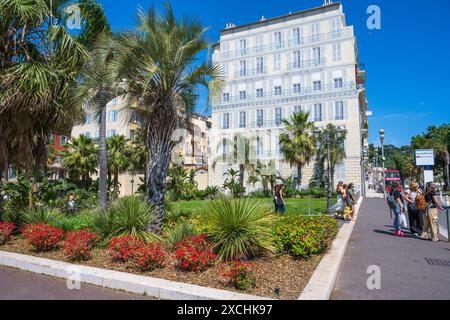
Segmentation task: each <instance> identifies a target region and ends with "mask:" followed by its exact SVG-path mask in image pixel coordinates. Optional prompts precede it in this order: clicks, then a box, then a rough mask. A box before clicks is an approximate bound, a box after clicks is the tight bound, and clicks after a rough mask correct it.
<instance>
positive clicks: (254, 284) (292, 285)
mask: <svg viewBox="0 0 450 320" xmlns="http://www.w3.org/2000/svg"><path fill="white" fill-rule="evenodd" d="M22 231H23V237H22V236H20V235H18V236H12V237H11V238H10V240H9V241H8V242H6V244H4V245H2V246H1V247H0V250H4V251H11V252H17V253H21V254H28V255H30V254H31V255H35V256H39V257H43V258H49V259H56V260H66V261H67V260H68V261H74V262H75V263H77V264H82V265H87V266H93V267H98V268H103V269H111V270H117V271H122V272H130V273H136V274H140V275H145V276H151V277H155V278H162V279H167V280H172V281H178V282H184V283H190V284H196V285H200V286H207V287H213V288H218V289H224V290H236V291H240V292H245V293H248V294H252V295H260V296H265V297H269V298H278V299H297V298H298V296H299V295H300V293H301V292H302V290H303V288H304V287H305V286H306V284H307V283H308V281H309V279H310V277H311V275H312V273H313V272H314V270H315V268H316V266H317V264H318V263H319V262H320V260H321V257H322V255H323V253H324V252H325V251H326V249H327V247H328V245H329V243H331V240H332V239H333V237H334V235H335V234H336V231H337V225H336V224H335V221H332V219H331V220H330V219H329V218H326V217H315V218H306V217H299V216H297V217H295V216H286V217H279V216H278V217H277V218H276V223H275V226H274V228H273V239H274V242H275V244H276V246H277V247H278V252H277V253H276V254H275V255H262V256H261V255H260V256H252V257H250V258H249V259H250V260H234V261H231V262H225V263H220V262H219V261H220V260H219V259H218V258H217V255H216V252H214V250H215V247H214V246H213V245H212V244H211V243H210V242H209V241H208V236H207V235H206V234H202V235H195V236H188V237H187V238H185V239H184V240H183V241H181V242H179V243H177V244H176V245H175V248H174V249H173V250H169V249H166V248H165V247H164V245H163V243H160V242H149V243H145V242H143V241H141V240H136V239H135V238H133V237H130V236H124V237H116V238H113V239H112V240H111V241H110V242H109V246H108V247H106V248H105V247H101V246H96V243H97V239H98V238H97V236H96V235H95V234H93V233H92V232H90V231H88V230H80V231H76V232H68V233H67V234H66V235H65V238H64V242H63V244H62V246H59V243H60V241H62V239H63V234H64V232H63V231H62V230H59V229H57V228H54V227H50V226H45V225H28V226H26V227H25V228H24V229H23V230H22ZM99 243H101V242H99ZM30 244H31V246H30ZM167 248H170V247H169V246H168V247H167ZM299 257H300V258H302V259H299Z"/></svg>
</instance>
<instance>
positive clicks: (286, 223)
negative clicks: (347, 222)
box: [273, 215, 338, 258]
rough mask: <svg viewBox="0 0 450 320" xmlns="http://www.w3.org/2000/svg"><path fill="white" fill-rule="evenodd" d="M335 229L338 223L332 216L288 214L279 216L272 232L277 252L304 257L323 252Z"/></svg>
mask: <svg viewBox="0 0 450 320" xmlns="http://www.w3.org/2000/svg"><path fill="white" fill-rule="evenodd" d="M337 231H338V223H337V221H336V219H334V218H331V217H328V216H316V217H305V216H295V215H289V216H284V217H281V218H280V220H279V221H278V222H277V223H276V225H275V227H274V229H273V234H274V239H275V243H276V248H277V250H278V251H279V252H286V253H289V254H291V255H292V256H294V257H296V258H304V257H308V256H310V255H312V254H315V253H323V252H325V251H326V250H327V249H328V247H329V246H330V245H331V242H332V241H333V239H334V237H335V236H336V234H337Z"/></svg>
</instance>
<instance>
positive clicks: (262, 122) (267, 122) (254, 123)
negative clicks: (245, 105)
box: [251, 119, 283, 129]
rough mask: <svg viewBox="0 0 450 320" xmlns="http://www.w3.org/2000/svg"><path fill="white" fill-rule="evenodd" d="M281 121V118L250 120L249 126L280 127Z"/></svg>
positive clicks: (254, 127)
mask: <svg viewBox="0 0 450 320" xmlns="http://www.w3.org/2000/svg"><path fill="white" fill-rule="evenodd" d="M282 126H283V121H282V120H281V119H276V120H260V121H258V120H256V121H252V122H251V128H253V129H256V128H274V127H282Z"/></svg>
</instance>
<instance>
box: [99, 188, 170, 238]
mask: <svg viewBox="0 0 450 320" xmlns="http://www.w3.org/2000/svg"><path fill="white" fill-rule="evenodd" d="M154 219H155V214H154V210H153V207H152V206H151V205H150V204H149V203H147V202H146V201H145V200H144V199H141V198H139V197H132V196H130V197H124V198H121V199H119V200H117V201H116V202H114V204H113V205H112V206H111V208H110V209H108V210H107V211H105V212H100V213H99V214H98V215H97V218H96V219H95V222H94V229H95V231H96V232H97V234H98V235H100V237H101V238H102V239H103V241H104V242H105V243H106V242H108V241H109V240H111V239H112V238H113V237H121V236H133V237H135V238H136V239H139V240H141V241H145V242H152V241H160V240H161V239H160V238H159V237H158V236H156V235H155V234H154V233H152V232H150V231H148V230H147V228H148V226H149V225H150V223H151V222H152V221H153V220H154Z"/></svg>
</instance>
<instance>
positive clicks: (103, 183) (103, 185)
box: [98, 106, 108, 211]
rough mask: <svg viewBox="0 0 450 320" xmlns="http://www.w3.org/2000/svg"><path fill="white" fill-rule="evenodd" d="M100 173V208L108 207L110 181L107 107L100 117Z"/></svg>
mask: <svg viewBox="0 0 450 320" xmlns="http://www.w3.org/2000/svg"><path fill="white" fill-rule="evenodd" d="M99 161H100V173H99V182H98V192H99V200H100V208H101V209H102V211H103V210H105V209H106V207H107V192H106V189H107V179H108V153H107V150H106V106H104V107H103V109H102V113H101V115H100V159H99Z"/></svg>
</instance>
